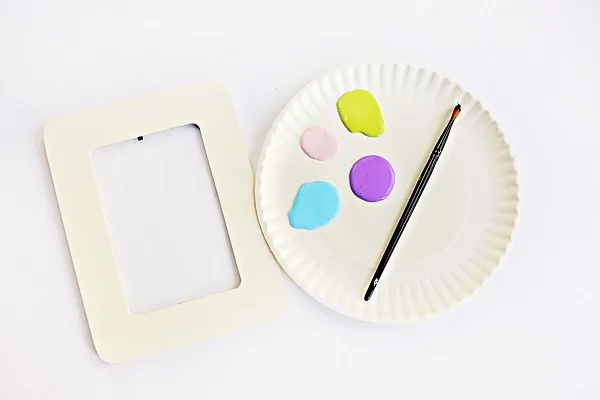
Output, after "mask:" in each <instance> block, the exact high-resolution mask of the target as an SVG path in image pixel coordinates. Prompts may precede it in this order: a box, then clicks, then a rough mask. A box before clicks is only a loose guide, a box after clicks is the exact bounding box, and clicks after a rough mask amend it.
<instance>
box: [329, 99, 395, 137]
mask: <svg viewBox="0 0 600 400" xmlns="http://www.w3.org/2000/svg"><path fill="white" fill-rule="evenodd" d="M337 110H338V114H339V115H340V119H341V120H342V123H343V124H344V126H345V127H346V129H348V130H349V131H350V132H352V133H362V134H363V135H366V136H369V137H378V136H381V135H383V132H384V131H385V124H384V122H383V115H381V109H380V108H379V104H377V100H375V97H373V95H372V94H371V92H367V91H366V90H361V89H357V90H353V91H351V92H346V93H344V94H343V95H342V97H340V98H339V99H338V101H337Z"/></svg>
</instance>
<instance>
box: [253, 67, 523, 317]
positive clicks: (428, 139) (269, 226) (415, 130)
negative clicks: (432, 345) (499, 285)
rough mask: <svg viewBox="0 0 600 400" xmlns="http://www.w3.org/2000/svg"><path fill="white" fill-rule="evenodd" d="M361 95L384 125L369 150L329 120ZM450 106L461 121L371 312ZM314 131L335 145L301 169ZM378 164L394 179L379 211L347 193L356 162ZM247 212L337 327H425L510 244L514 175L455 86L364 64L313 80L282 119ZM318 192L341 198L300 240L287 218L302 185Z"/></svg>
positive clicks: (481, 114) (486, 123) (505, 151)
mask: <svg viewBox="0 0 600 400" xmlns="http://www.w3.org/2000/svg"><path fill="white" fill-rule="evenodd" d="M354 89H366V90H369V91H370V92H371V93H373V95H374V96H375V98H376V99H377V101H378V102H379V105H380V106H381V110H382V113H383V118H384V120H385V124H386V131H385V133H384V134H383V135H382V136H381V137H378V138H369V137H366V136H364V135H361V134H351V133H349V132H348V131H347V130H346V128H345V127H344V125H343V124H342V122H341V121H340V118H339V116H338V114H337V109H336V101H337V100H338V98H339V97H340V96H341V95H342V94H343V93H345V92H347V91H351V90H354ZM457 102H459V103H460V104H461V105H462V113H461V114H460V116H459V117H458V120H457V121H456V123H455V124H454V127H453V130H452V133H451V134H450V139H449V141H448V143H447V145H446V148H445V150H444V152H443V154H442V156H441V158H440V160H439V162H438V164H437V167H436V169H435V171H434V174H433V176H432V177H431V180H430V181H429V184H428V186H427V188H426V190H425V192H424V193H423V195H422V197H421V200H420V202H419V204H418V206H417V208H416V210H415V212H414V214H413V216H412V218H411V220H410V222H409V224H408V226H407V228H406V230H405V231H404V234H403V236H402V238H401V239H400V242H399V244H398V246H397V247H396V250H395V251H394V254H393V256H392V258H391V260H390V263H389V264H388V267H387V268H386V271H385V272H384V274H383V277H382V279H381V281H380V283H379V285H378V287H377V290H376V291H375V294H374V295H373V298H372V299H371V300H370V301H369V302H365V301H364V300H363V295H364V292H365V289H366V288H367V285H368V283H369V281H370V279H371V277H372V275H373V272H374V269H375V267H376V266H377V263H378V262H379V259H380V257H381V254H382V252H383V250H384V248H385V246H386V245H387V243H388V240H389V238H390V235H391V233H392V231H393V230H394V227H395V225H396V223H397V221H398V218H399V216H400V214H401V213H402V210H403V207H404V205H405V202H406V201H407V199H408V196H409V195H410V193H411V191H412V189H413V186H414V183H415V182H416V179H417V178H418V176H419V174H420V172H421V169H422V168H423V166H424V164H425V162H426V161H427V158H428V157H429V154H430V152H431V150H432V148H433V146H434V144H435V141H436V140H437V139H438V137H439V135H440V133H441V132H442V130H443V128H444V127H445V125H446V123H447V121H448V118H449V116H450V114H451V111H452V108H453V107H454V106H455V105H456V103H457ZM313 126H319V127H322V128H324V129H326V130H327V131H329V132H330V133H331V134H333V135H335V136H336V137H337V139H338V140H339V143H340V150H339V151H338V153H337V155H335V156H334V157H333V158H331V159H329V160H327V161H316V160H313V159H311V158H309V157H308V156H307V155H306V154H305V153H304V152H303V151H302V149H301V148H300V144H299V139H300V136H301V135H302V133H303V131H304V130H305V129H306V128H309V127H313ZM370 154H377V155H381V156H383V157H385V158H387V159H388V160H389V161H390V162H391V163H392V165H393V167H394V169H395V172H396V185H395V187H394V190H393V191H392V193H391V194H390V195H389V197H388V198H387V199H385V200H383V201H381V202H378V203H367V202H364V201H362V200H360V199H359V198H357V197H356V196H355V195H354V194H353V193H352V191H351V189H350V185H349V172H350V168H351V167H352V165H353V164H354V162H355V161H356V160H358V159H359V158H361V157H363V156H365V155H370ZM256 178H257V180H256V205H257V211H258V216H259V219H260V222H261V225H262V229H263V232H264V235H265V237H266V239H267V242H268V243H269V246H270V247H271V250H272V251H273V253H274V254H275V256H276V258H277V260H278V261H279V263H280V264H281V265H282V267H283V268H284V269H285V271H286V272H287V273H288V274H289V275H290V276H291V277H292V279H293V280H294V281H295V282H296V283H297V284H298V285H299V286H300V287H301V288H302V289H304V290H305V291H306V292H307V293H308V294H309V295H311V296H313V297H314V298H315V299H317V300H318V301H320V302H321V303H323V304H325V305H327V306H329V307H331V308H332V309H334V310H337V311H339V312H340V313H343V314H345V315H348V316H351V317H354V318H358V319H362V320H367V321H372V322H379V323H398V322H404V321H411V320H415V319H419V318H422V317H424V316H426V315H429V314H433V313H436V312H438V311H440V310H443V309H446V308H448V307H450V306H452V305H454V304H456V303H458V302H460V301H461V300H462V299H463V298H465V297H467V296H468V295H469V294H471V293H472V292H473V291H474V290H475V289H477V288H478V287H479V286H481V284H482V283H483V282H484V281H485V279H486V278H488V277H489V276H490V274H491V273H492V271H493V270H494V269H495V268H496V266H497V265H498V262H499V260H500V258H501V257H502V255H503V254H504V252H505V248H506V246H507V244H508V243H509V242H510V239H511V235H512V232H513V228H514V225H515V219H516V216H517V206H518V196H517V194H518V186H517V174H516V171H515V168H514V162H513V158H512V156H511V154H510V150H509V147H508V145H507V144H506V142H505V139H504V136H503V134H502V132H500V130H499V129H498V126H497V124H496V122H495V121H494V120H493V119H492V118H491V116H490V114H489V113H488V111H487V110H485V109H484V108H483V106H482V105H481V104H480V103H479V102H478V101H477V100H475V99H473V98H472V97H471V95H470V94H469V93H467V92H465V91H464V90H463V89H462V88H460V87H459V86H458V85H457V84H455V83H453V82H451V81H450V80H448V79H447V78H445V77H443V76H440V75H438V74H436V73H433V72H429V71H426V70H423V69H420V68H417V67H414V66H411V65H404V64H364V65H358V66H352V67H349V68H345V69H341V70H337V71H334V72H332V73H329V74H327V75H324V76H322V77H321V78H319V79H317V80H316V81H314V82H312V83H311V84H309V85H308V86H307V87H305V88H304V89H303V90H302V91H300V93H298V94H297V95H296V96H295V97H294V98H293V99H292V100H291V101H290V102H289V103H288V105H287V106H286V107H285V108H284V109H283V111H282V112H281V114H280V115H279V117H278V118H277V120H276V121H275V123H274V124H273V127H272V128H271V131H270V132H269V134H268V136H267V138H266V141H265V144H264V147H263V150H262V154H261V157H260V161H259V164H258V169H257V177H256ZM316 180H323V181H327V182H330V183H332V184H333V185H334V186H335V187H336V188H337V189H338V191H339V192H340V194H341V197H342V207H341V211H340V213H339V215H338V216H337V218H336V219H335V220H334V221H333V222H332V223H330V224H329V225H327V226H325V227H322V228H319V229H318V230H313V231H306V230H297V229H294V228H292V227H291V226H290V224H289V222H288V218H287V213H288V211H289V210H290V208H291V207H292V204H293V200H294V197H295V195H296V192H297V190H298V188H299V187H300V185H302V184H303V183H305V182H311V181H316Z"/></svg>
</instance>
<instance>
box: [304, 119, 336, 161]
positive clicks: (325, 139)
mask: <svg viewBox="0 0 600 400" xmlns="http://www.w3.org/2000/svg"><path fill="white" fill-rule="evenodd" d="M300 147H302V150H303V151H304V152H305V153H306V155H307V156H309V157H310V158H312V159H313V160H319V161H325V160H328V159H330V158H331V157H333V156H334V155H335V153H337V151H338V150H339V144H338V141H337V139H336V138H335V137H334V136H333V135H331V134H330V133H329V132H327V131H326V130H325V129H323V128H319V127H314V128H308V129H307V130H305V131H304V133H303V134H302V137H301V138H300Z"/></svg>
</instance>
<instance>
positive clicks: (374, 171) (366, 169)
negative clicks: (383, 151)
mask: <svg viewBox="0 0 600 400" xmlns="http://www.w3.org/2000/svg"><path fill="white" fill-rule="evenodd" d="M395 182H396V174H395V173H394V168H393V167H392V164H390V162H389V161H388V160H386V159H385V158H383V157H380V156H375V155H371V156H365V157H363V158H361V159H360V160H358V161H357V162H355V163H354V165H353V166H352V168H351V169H350V188H351V189H352V192H353V193H354V194H355V195H356V197H358V198H359V199H362V200H364V201H368V202H369V203H374V202H377V201H381V200H384V199H385V198H386V197H388V196H389V194H390V193H391V192H392V189H393V188H394V184H395Z"/></svg>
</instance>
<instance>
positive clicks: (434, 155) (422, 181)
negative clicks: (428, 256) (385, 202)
mask: <svg viewBox="0 0 600 400" xmlns="http://www.w3.org/2000/svg"><path fill="white" fill-rule="evenodd" d="M458 114H460V104H457V105H456V107H454V110H453V111H452V116H450V121H448V125H446V129H444V131H443V132H442V134H441V135H440V138H439V139H438V141H437V143H436V145H435V147H434V148H433V151H432V152H431V155H430V156H429V160H427V164H425V168H423V171H421V176H419V180H418V181H417V184H416V185H415V188H414V189H413V191H412V194H411V195H410V198H409V199H408V202H407V203H406V207H404V211H403V212H402V216H401V217H400V220H399V221H398V225H396V229H394V233H393V234H392V238H391V239H390V242H389V243H388V245H387V247H386V248H385V251H384V252H383V256H382V257H381V261H379V265H378V266H377V269H376V270H375V274H373V278H372V279H371V283H370V284H369V287H368V288H367V291H366V292H365V297H364V299H365V301H369V299H370V298H371V296H373V292H374V291H375V288H376V287H377V284H378V283H379V280H380V279H381V274H383V271H384V270H385V267H386V266H387V264H388V261H389V260H390V257H391V256H392V253H393V251H394V249H395V248H396V245H397V244H398V240H400V236H402V232H404V228H406V225H407V224H408V220H409V219H410V216H411V215H412V213H413V211H414V210H415V207H416V206H417V203H418V202H419V199H420V198H421V194H423V190H424V189H425V186H426V185H427V182H428V181H429V178H430V177H431V174H432V173H433V169H434V168H435V164H436V163H437V161H438V159H439V158H440V155H441V154H442V150H444V146H445V145H446V141H447V140H448V136H449V135H450V130H451V129H452V125H454V121H455V120H456V117H458Z"/></svg>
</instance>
